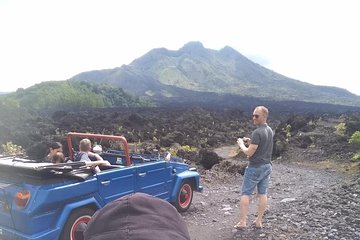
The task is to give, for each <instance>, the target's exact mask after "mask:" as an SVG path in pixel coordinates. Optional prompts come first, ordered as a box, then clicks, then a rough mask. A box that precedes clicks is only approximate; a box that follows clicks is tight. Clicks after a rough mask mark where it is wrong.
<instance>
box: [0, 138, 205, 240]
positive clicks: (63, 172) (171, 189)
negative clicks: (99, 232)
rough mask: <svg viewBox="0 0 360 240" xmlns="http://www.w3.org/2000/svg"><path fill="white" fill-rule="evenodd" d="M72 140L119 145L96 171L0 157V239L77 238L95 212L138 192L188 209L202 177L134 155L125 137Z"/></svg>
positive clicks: (179, 166) (172, 164)
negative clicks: (113, 142) (106, 162)
mask: <svg viewBox="0 0 360 240" xmlns="http://www.w3.org/2000/svg"><path fill="white" fill-rule="evenodd" d="M74 138H89V139H93V140H99V141H103V140H108V141H118V142H121V146H122V149H117V150H114V149H108V150H106V151H103V152H102V153H101V154H100V155H101V156H102V157H103V158H104V160H107V161H109V162H110V163H111V165H108V166H101V167H100V168H101V172H99V173H95V172H94V171H93V169H91V168H89V167H87V166H86V165H85V163H84V162H69V163H61V164H52V163H45V162H41V163H39V162H36V161H34V160H31V159H27V158H18V157H1V158H0V239H2V240H4V239H41V240H45V239H48V240H54V239H60V240H76V239H77V238H78V237H77V236H78V235H77V234H78V233H79V232H81V231H82V230H81V229H82V228H83V226H84V224H86V223H87V222H88V221H89V220H90V218H91V216H92V215H93V214H94V213H95V211H96V210H98V209H100V208H102V207H104V206H105V205H106V204H107V203H109V202H111V201H113V200H115V199H117V198H119V197H122V196H124V195H127V194H131V193H134V192H143V193H147V194H150V195H153V196H156V197H159V198H161V199H165V200H167V201H169V202H170V203H172V204H173V205H174V206H175V207H176V208H177V209H178V211H180V212H182V211H186V210H187V209H188V208H189V207H190V205H191V202H192V199H193V191H198V192H201V191H202V186H200V176H199V174H198V173H197V172H196V170H195V169H191V168H189V166H188V165H187V164H185V163H181V162H173V161H171V159H170V161H168V160H166V159H165V158H164V157H161V156H160V155H159V154H138V153H130V152H129V147H128V143H127V141H126V139H125V138H124V137H122V136H112V135H100V134H84V133H69V134H68V136H67V141H68V147H69V158H70V159H72V158H73V155H74V146H73V141H74Z"/></svg>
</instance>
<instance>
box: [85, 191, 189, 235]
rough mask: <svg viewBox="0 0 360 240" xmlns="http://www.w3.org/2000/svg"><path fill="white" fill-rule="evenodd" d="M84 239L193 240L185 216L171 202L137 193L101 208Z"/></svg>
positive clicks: (89, 225)
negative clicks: (183, 217)
mask: <svg viewBox="0 0 360 240" xmlns="http://www.w3.org/2000/svg"><path fill="white" fill-rule="evenodd" d="M84 239H85V240H95V239H96V240H110V239H134V240H135V239H136V240H151V239H156V240H158V239H160V240H167V239H179V240H182V239H184V240H185V239H186V240H190V236H189V232H188V229H187V226H186V223H185V221H184V220H183V219H182V216H181V215H180V214H179V213H178V212H177V210H176V208H175V207H174V206H172V205H171V204H170V203H169V202H167V201H165V200H162V199H160V198H157V197H154V196H151V195H148V194H145V193H135V194H131V195H126V196H124V197H121V198H119V199H117V200H115V201H113V202H111V203H109V204H107V205H106V206H105V207H103V208H101V209H99V210H98V211H97V212H96V213H95V214H94V216H93V217H92V218H91V220H90V222H89V223H88V226H87V229H86V230H85V232H84Z"/></svg>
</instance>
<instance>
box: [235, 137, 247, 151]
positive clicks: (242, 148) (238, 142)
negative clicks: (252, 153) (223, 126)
mask: <svg viewBox="0 0 360 240" xmlns="http://www.w3.org/2000/svg"><path fill="white" fill-rule="evenodd" d="M237 144H238V145H239V147H240V148H241V150H244V148H246V146H245V144H244V140H243V139H242V138H238V140H237Z"/></svg>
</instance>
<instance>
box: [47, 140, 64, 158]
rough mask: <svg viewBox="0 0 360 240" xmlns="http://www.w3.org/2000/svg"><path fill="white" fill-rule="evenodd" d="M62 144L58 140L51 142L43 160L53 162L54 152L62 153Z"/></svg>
mask: <svg viewBox="0 0 360 240" xmlns="http://www.w3.org/2000/svg"><path fill="white" fill-rule="evenodd" d="M62 151H63V149H62V144H61V143H59V142H53V143H51V144H50V146H49V150H48V153H47V155H46V157H45V158H44V160H43V161H44V162H53V157H54V155H55V154H56V153H58V152H61V153H62Z"/></svg>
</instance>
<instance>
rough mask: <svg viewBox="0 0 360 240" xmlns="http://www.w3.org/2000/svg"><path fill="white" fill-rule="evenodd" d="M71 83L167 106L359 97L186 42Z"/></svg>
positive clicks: (359, 101) (357, 100)
mask: <svg viewBox="0 0 360 240" xmlns="http://www.w3.org/2000/svg"><path fill="white" fill-rule="evenodd" d="M70 80H81V81H88V82H96V83H107V84H110V85H112V86H114V87H121V88H123V89H124V90H125V91H126V92H130V93H132V94H135V95H139V96H144V95H145V96H148V97H149V98H150V99H152V100H157V101H165V102H166V101H176V99H182V98H189V99H194V98H196V96H197V97H198V98H202V97H203V94H205V95H206V96H209V94H208V93H214V94H215V95H217V96H219V95H220V96H224V95H227V94H230V95H231V96H244V97H256V98H265V99H268V100H275V101H289V100H290V101H305V102H314V103H330V104H341V105H348V106H359V105H360V97H359V96H357V95H355V94H352V93H350V92H349V91H347V90H345V89H342V88H337V87H327V86H317V85H312V84H309V83H305V82H301V81H299V80H295V79H291V78H288V77H286V76H283V75H281V74H278V73H276V72H274V71H272V70H269V69H267V68H265V67H262V66H261V65H259V64H257V63H254V62H252V61H251V60H249V59H248V58H246V57H245V56H243V55H242V54H240V53H239V52H237V51H236V50H234V49H233V48H231V47H229V46H226V47H224V48H222V49H221V50H219V51H217V50H212V49H207V48H204V46H203V45H202V43H200V42H189V43H187V44H185V45H184V46H183V47H182V48H181V49H179V50H177V51H171V50H167V49H165V48H159V49H153V50H151V51H149V52H148V53H147V54H145V55H143V56H142V57H140V58H138V59H135V60H134V61H133V62H132V63H130V64H129V65H123V66H121V67H118V68H114V69H106V70H94V71H89V72H83V73H80V74H78V75H76V76H74V77H73V78H71V79H70ZM182 101H184V100H182Z"/></svg>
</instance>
